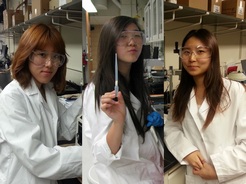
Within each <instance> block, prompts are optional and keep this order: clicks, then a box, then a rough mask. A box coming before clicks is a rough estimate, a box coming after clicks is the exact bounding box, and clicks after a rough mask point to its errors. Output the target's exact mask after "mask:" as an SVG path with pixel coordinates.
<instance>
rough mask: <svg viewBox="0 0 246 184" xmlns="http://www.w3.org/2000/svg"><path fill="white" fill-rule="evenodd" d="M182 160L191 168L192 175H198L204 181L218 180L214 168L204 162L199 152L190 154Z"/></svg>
mask: <svg viewBox="0 0 246 184" xmlns="http://www.w3.org/2000/svg"><path fill="white" fill-rule="evenodd" d="M184 160H185V161H186V162H188V164H189V165H190V166H191V167H192V168H193V174H194V175H198V176H200V177H201V178H203V179H205V180H215V179H217V178H218V177H217V174H216V171H215V168H214V166H213V165H211V164H209V163H207V162H206V161H205V159H204V158H203V156H202V155H201V153H200V151H194V152H192V153H190V154H189V155H187V156H186V157H185V158H184Z"/></svg>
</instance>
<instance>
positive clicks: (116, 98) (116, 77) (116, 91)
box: [114, 53, 119, 101]
mask: <svg viewBox="0 0 246 184" xmlns="http://www.w3.org/2000/svg"><path fill="white" fill-rule="evenodd" d="M114 71H115V84H114V90H115V98H114V100H115V101H118V91H119V86H118V59H117V53H115V61H114Z"/></svg>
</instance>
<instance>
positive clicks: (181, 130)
mask: <svg viewBox="0 0 246 184" xmlns="http://www.w3.org/2000/svg"><path fill="white" fill-rule="evenodd" d="M223 81H224V85H225V87H226V88H227V89H229V95H230V98H231V105H230V107H229V108H228V109H227V110H226V111H224V112H223V113H217V114H216V115H215V117H214V119H213V120H212V122H211V124H210V125H209V126H208V127H207V129H206V130H205V131H202V126H203V124H204V121H205V119H206V116H207V113H208V108H209V105H208V103H207V101H206V100H204V102H203V103H202V105H201V107H200V108H199V109H198V106H197V103H196V99H195V94H194V90H192V92H191V95H190V101H189V103H188V109H187V111H186V114H185V119H184V120H183V122H182V125H181V124H180V123H177V122H173V121H172V118H171V110H170V112H169V115H168V118H167V121H166V122H165V127H164V135H165V143H166V145H167V147H168V148H169V150H170V151H171V153H172V154H173V155H174V156H175V157H176V159H177V160H178V161H179V162H180V163H181V164H186V163H185V162H184V161H183V158H184V157H185V156H187V155H188V154H189V153H191V152H193V151H195V150H200V152H201V154H202V155H203V156H204V157H205V160H206V161H207V162H208V163H210V164H213V165H214V167H215V169H216V173H217V175H218V181H214V180H213V181H211V180H210V181H205V180H203V179H201V178H200V177H198V176H195V175H193V174H192V168H191V167H190V166H187V173H186V183H187V184H205V183H206V184H217V183H224V184H241V183H242V184H245V183H246V92H245V89H244V88H243V86H242V85H241V84H240V83H238V82H235V81H231V83H230V81H229V80H227V79H223ZM230 85H231V86H230Z"/></svg>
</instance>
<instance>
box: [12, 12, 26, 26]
mask: <svg viewBox="0 0 246 184" xmlns="http://www.w3.org/2000/svg"><path fill="white" fill-rule="evenodd" d="M22 22H24V15H23V10H16V11H15V12H14V14H13V15H12V26H16V25H17V24H19V23H22Z"/></svg>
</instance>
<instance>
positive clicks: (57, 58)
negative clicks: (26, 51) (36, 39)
mask: <svg viewBox="0 0 246 184" xmlns="http://www.w3.org/2000/svg"><path fill="white" fill-rule="evenodd" d="M29 60H30V61H31V62H32V63H33V64H35V65H37V66H44V65H45V64H47V62H48V61H51V63H52V65H53V66H55V67H60V66H62V65H63V64H64V62H65V60H66V56H65V55H63V54H59V53H54V52H47V51H43V50H35V51H32V54H31V55H30V56H29Z"/></svg>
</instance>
